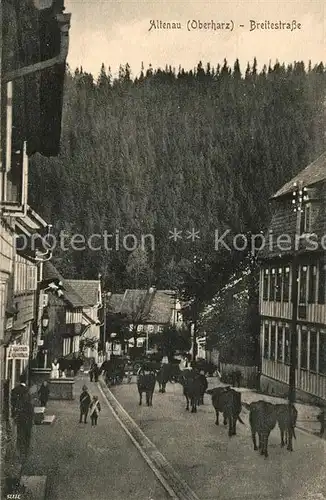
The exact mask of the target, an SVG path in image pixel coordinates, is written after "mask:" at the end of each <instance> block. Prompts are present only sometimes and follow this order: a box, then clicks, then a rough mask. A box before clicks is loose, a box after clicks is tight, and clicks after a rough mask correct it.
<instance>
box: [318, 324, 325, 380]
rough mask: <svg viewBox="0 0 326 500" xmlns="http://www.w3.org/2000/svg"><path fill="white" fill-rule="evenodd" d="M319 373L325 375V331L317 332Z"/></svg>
mask: <svg viewBox="0 0 326 500" xmlns="http://www.w3.org/2000/svg"><path fill="white" fill-rule="evenodd" d="M319 373H322V374H323V375H326V332H319Z"/></svg>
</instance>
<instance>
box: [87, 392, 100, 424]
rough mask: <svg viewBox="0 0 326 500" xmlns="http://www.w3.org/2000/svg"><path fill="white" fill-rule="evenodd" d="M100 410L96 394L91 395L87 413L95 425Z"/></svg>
mask: <svg viewBox="0 0 326 500" xmlns="http://www.w3.org/2000/svg"><path fill="white" fill-rule="evenodd" d="M100 411H101V405H100V402H99V400H98V397H97V396H93V399H92V402H91V404H90V407H89V415H90V417H91V423H92V426H93V425H97V419H98V416H99V413H100Z"/></svg>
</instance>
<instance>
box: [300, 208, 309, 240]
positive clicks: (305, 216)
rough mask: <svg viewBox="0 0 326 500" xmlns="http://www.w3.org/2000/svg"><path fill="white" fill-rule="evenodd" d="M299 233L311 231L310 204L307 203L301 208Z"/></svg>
mask: <svg viewBox="0 0 326 500" xmlns="http://www.w3.org/2000/svg"><path fill="white" fill-rule="evenodd" d="M300 231H301V234H302V233H310V231H311V204H310V203H307V204H306V205H304V206H303V212H302V215H301V225H300Z"/></svg>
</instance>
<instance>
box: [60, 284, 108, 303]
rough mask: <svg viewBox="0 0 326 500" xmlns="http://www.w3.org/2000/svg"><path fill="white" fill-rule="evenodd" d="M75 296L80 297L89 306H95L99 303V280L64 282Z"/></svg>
mask: <svg viewBox="0 0 326 500" xmlns="http://www.w3.org/2000/svg"><path fill="white" fill-rule="evenodd" d="M66 283H68V284H69V285H70V286H71V287H72V288H73V289H74V290H75V292H77V294H78V295H79V296H80V297H82V299H83V300H84V302H85V303H87V305H89V306H95V305H96V304H97V303H98V302H99V296H98V295H99V286H100V282H99V280H66Z"/></svg>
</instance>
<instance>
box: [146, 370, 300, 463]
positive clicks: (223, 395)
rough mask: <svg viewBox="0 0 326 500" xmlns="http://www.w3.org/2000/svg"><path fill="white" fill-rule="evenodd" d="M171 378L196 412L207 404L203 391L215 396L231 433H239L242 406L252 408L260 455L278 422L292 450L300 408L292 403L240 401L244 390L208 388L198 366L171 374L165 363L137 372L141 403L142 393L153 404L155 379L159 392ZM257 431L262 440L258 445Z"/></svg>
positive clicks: (265, 452)
mask: <svg viewBox="0 0 326 500" xmlns="http://www.w3.org/2000/svg"><path fill="white" fill-rule="evenodd" d="M168 381H175V382H178V383H180V384H181V385H182V387H183V394H184V396H185V398H186V402H187V406H186V410H189V403H190V406H191V412H192V413H195V412H197V406H199V405H201V404H204V394H205V393H206V394H209V395H211V397H212V405H213V407H214V409H215V412H216V421H215V423H216V425H219V413H222V414H223V423H224V425H228V430H229V436H233V435H235V434H236V423H237V421H238V420H239V422H240V423H242V424H243V423H244V422H243V421H242V419H241V417H240V413H241V410H242V407H243V406H244V407H246V408H247V409H248V410H249V423H250V427H251V435H252V440H253V444H254V449H255V450H257V449H258V450H259V451H260V453H261V455H264V456H265V457H267V456H268V439H269V435H270V433H271V431H272V430H273V429H274V427H275V426H276V423H278V425H279V428H280V433H281V446H284V445H285V444H287V449H288V450H289V451H292V450H293V448H292V438H293V437H294V438H295V432H294V429H295V426H296V421H297V410H296V408H295V407H294V406H293V405H287V404H277V405H274V404H272V403H269V402H266V401H256V402H254V403H251V404H246V403H242V402H241V393H240V392H238V391H236V390H234V389H232V388H231V387H230V386H227V387H216V388H215V389H209V390H208V389H207V388H208V383H207V379H206V377H205V375H203V374H202V373H199V372H198V370H196V369H191V370H184V371H180V372H179V373H178V374H174V375H173V376H172V375H171V367H170V366H169V365H168V364H166V365H162V366H161V367H160V368H159V369H158V370H157V369H151V368H149V369H141V370H140V371H139V373H138V376H137V388H138V392H139V404H140V405H141V404H142V395H143V393H145V395H146V404H147V405H148V406H152V401H153V393H154V390H155V385H156V382H158V384H159V392H161V393H164V392H165V386H166V384H167V382H168ZM256 434H258V438H259V442H258V447H257V442H256Z"/></svg>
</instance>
